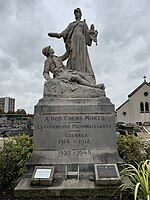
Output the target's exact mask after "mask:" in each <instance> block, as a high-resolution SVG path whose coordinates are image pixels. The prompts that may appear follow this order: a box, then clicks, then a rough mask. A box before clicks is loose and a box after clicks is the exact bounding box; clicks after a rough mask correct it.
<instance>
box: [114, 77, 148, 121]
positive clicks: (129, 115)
mask: <svg viewBox="0 0 150 200" xmlns="http://www.w3.org/2000/svg"><path fill="white" fill-rule="evenodd" d="M143 78H144V82H143V83H142V84H141V85H139V86H138V87H137V88H136V89H135V90H134V91H133V92H131V93H130V94H129V95H128V100H127V101H125V102H124V103H123V104H122V105H121V106H119V107H118V108H117V109H116V115H117V116H116V117H117V122H125V123H134V124H136V123H137V124H143V123H148V124H149V123H150V83H148V82H147V81H146V77H145V76H144V77H143Z"/></svg>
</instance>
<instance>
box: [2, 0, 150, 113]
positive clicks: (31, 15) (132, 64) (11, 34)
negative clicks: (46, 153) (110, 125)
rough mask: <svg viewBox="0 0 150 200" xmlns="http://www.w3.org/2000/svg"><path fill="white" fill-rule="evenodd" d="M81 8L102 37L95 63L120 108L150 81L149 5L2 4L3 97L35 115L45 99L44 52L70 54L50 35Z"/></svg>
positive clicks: (74, 0)
mask: <svg viewBox="0 0 150 200" xmlns="http://www.w3.org/2000/svg"><path fill="white" fill-rule="evenodd" d="M77 7H80V8H81V10H82V13H83V15H82V19H86V22H87V24H88V25H89V27H90V25H91V24H95V28H96V29H97V30H98V32H99V34H98V46H95V44H93V45H92V46H91V47H89V48H88V49H89V54H90V59H91V62H92V67H93V70H94V72H95V75H96V80H97V84H98V83H104V84H105V86H106V95H107V97H109V98H110V99H111V101H112V103H114V104H115V107H116V108H117V107H118V106H120V105H121V104H122V103H123V102H124V101H126V100H127V95H128V94H129V93H130V92H132V91H133V90H134V89H135V88H136V87H137V86H139V85H140V84H141V83H142V82H143V78H142V77H143V76H144V75H146V76H147V81H150V1H149V0H0V96H1V97H12V98H15V99H16V109H17V108H24V109H25V110H26V111H27V113H33V112H34V105H35V104H37V103H38V100H39V99H40V98H42V96H43V94H42V93H43V85H44V78H43V77H42V70H43V62H44V60H45V57H44V56H43V55H42V53H41V49H42V48H43V47H45V46H47V45H52V47H53V48H54V50H55V52H56V55H62V54H63V53H64V51H65V48H64V43H63V39H60V40H57V39H55V38H49V37H48V36H47V33H48V32H61V31H63V30H64V29H65V28H66V27H67V25H68V24H69V23H70V22H72V21H74V15H73V10H74V8H77Z"/></svg>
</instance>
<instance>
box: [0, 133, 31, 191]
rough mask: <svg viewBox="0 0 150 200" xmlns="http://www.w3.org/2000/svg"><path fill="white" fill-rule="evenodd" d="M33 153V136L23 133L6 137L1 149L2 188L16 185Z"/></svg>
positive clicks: (0, 172)
mask: <svg viewBox="0 0 150 200" xmlns="http://www.w3.org/2000/svg"><path fill="white" fill-rule="evenodd" d="M31 154H32V138H30V137H28V136H25V135H22V136H15V137H11V138H8V139H5V141H4V146H3V148H2V149H1V150H0V188H1V187H7V186H10V185H11V186H13V185H14V183H15V181H16V180H17V179H18V178H19V177H20V176H21V175H22V174H23V173H24V168H23V166H24V163H25V162H26V161H27V160H28V159H29V158H30V157H31Z"/></svg>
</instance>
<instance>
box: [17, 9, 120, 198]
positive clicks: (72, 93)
mask: <svg viewBox="0 0 150 200" xmlns="http://www.w3.org/2000/svg"><path fill="white" fill-rule="evenodd" d="M74 15H75V21H73V22H71V23H70V24H69V25H68V26H67V28H66V29H65V30H64V31H62V32H61V33H54V32H50V33H48V36H49V37H51V38H54V39H55V38H57V39H60V38H63V41H64V44H65V52H64V54H63V55H62V56H56V55H55V52H54V50H53V48H52V47H51V46H50V45H49V46H47V47H44V48H43V49H42V54H43V55H44V56H45V59H46V60H45V62H44V68H43V76H44V78H45V80H46V81H45V83H44V89H43V98H42V99H40V100H39V102H38V103H37V105H35V109H34V146H33V154H32V157H31V159H30V160H29V161H28V162H27V163H26V164H25V168H26V173H25V174H24V176H23V177H22V178H21V180H20V182H19V183H18V185H17V186H16V188H15V196H16V198H34V197H38V198H41V199H42V198H48V197H52V196H58V197H74V196H76V197H84V196H88V197H89V196H91V197H92V196H99V199H105V200H106V199H111V198H110V197H111V196H113V193H114V192H115V191H116V189H117V188H118V185H119V184H120V183H121V178H120V172H119V166H120V165H121V164H122V163H123V161H122V160H121V158H120V157H119V155H118V152H117V144H116V126H115V109H114V105H113V104H112V103H111V101H110V99H109V98H108V97H106V94H105V86H104V84H103V83H101V84H96V81H95V75H94V72H93V69H94V66H93V67H92V66H91V62H90V58H89V54H88V50H87V46H91V45H92V43H93V42H94V43H96V44H97V35H98V31H97V30H95V27H94V25H93V24H92V25H91V27H90V28H88V25H87V24H86V21H85V20H83V21H82V20H81V16H82V12H81V9H80V8H77V9H75V10H74ZM60 42H61V41H60ZM65 60H66V64H65V65H64V63H63V61H65ZM50 72H51V73H52V74H53V77H51V76H50Z"/></svg>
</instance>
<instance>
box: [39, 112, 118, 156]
mask: <svg viewBox="0 0 150 200" xmlns="http://www.w3.org/2000/svg"><path fill="white" fill-rule="evenodd" d="M35 118H36V123H35V132H36V140H35V150H61V152H59V153H58V156H62V155H65V154H67V155H71V154H74V152H70V151H68V152H66V151H65V150H66V149H67V150H71V149H76V150H77V149H78V150H81V149H86V150H87V152H84V153H86V154H87V155H88V154H90V151H89V150H90V149H91V148H99V146H100V141H105V140H107V143H108V144H107V145H108V146H109V148H113V147H114V146H113V145H114V141H112V139H111V140H108V138H110V137H112V132H114V133H115V123H114V119H113V117H112V116H111V115H108V114H107V116H106V115H105V114H70V115H69V114H58V115H56V114H51V115H36V116H35ZM42 141H43V142H42ZM43 143H44V145H43ZM103 145H104V146H106V145H105V144H104V143H103V142H102V144H101V147H103ZM82 153H83V152H82ZM82 153H81V152H80V153H79V152H78V153H76V154H82ZM84 153H83V155H84Z"/></svg>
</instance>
